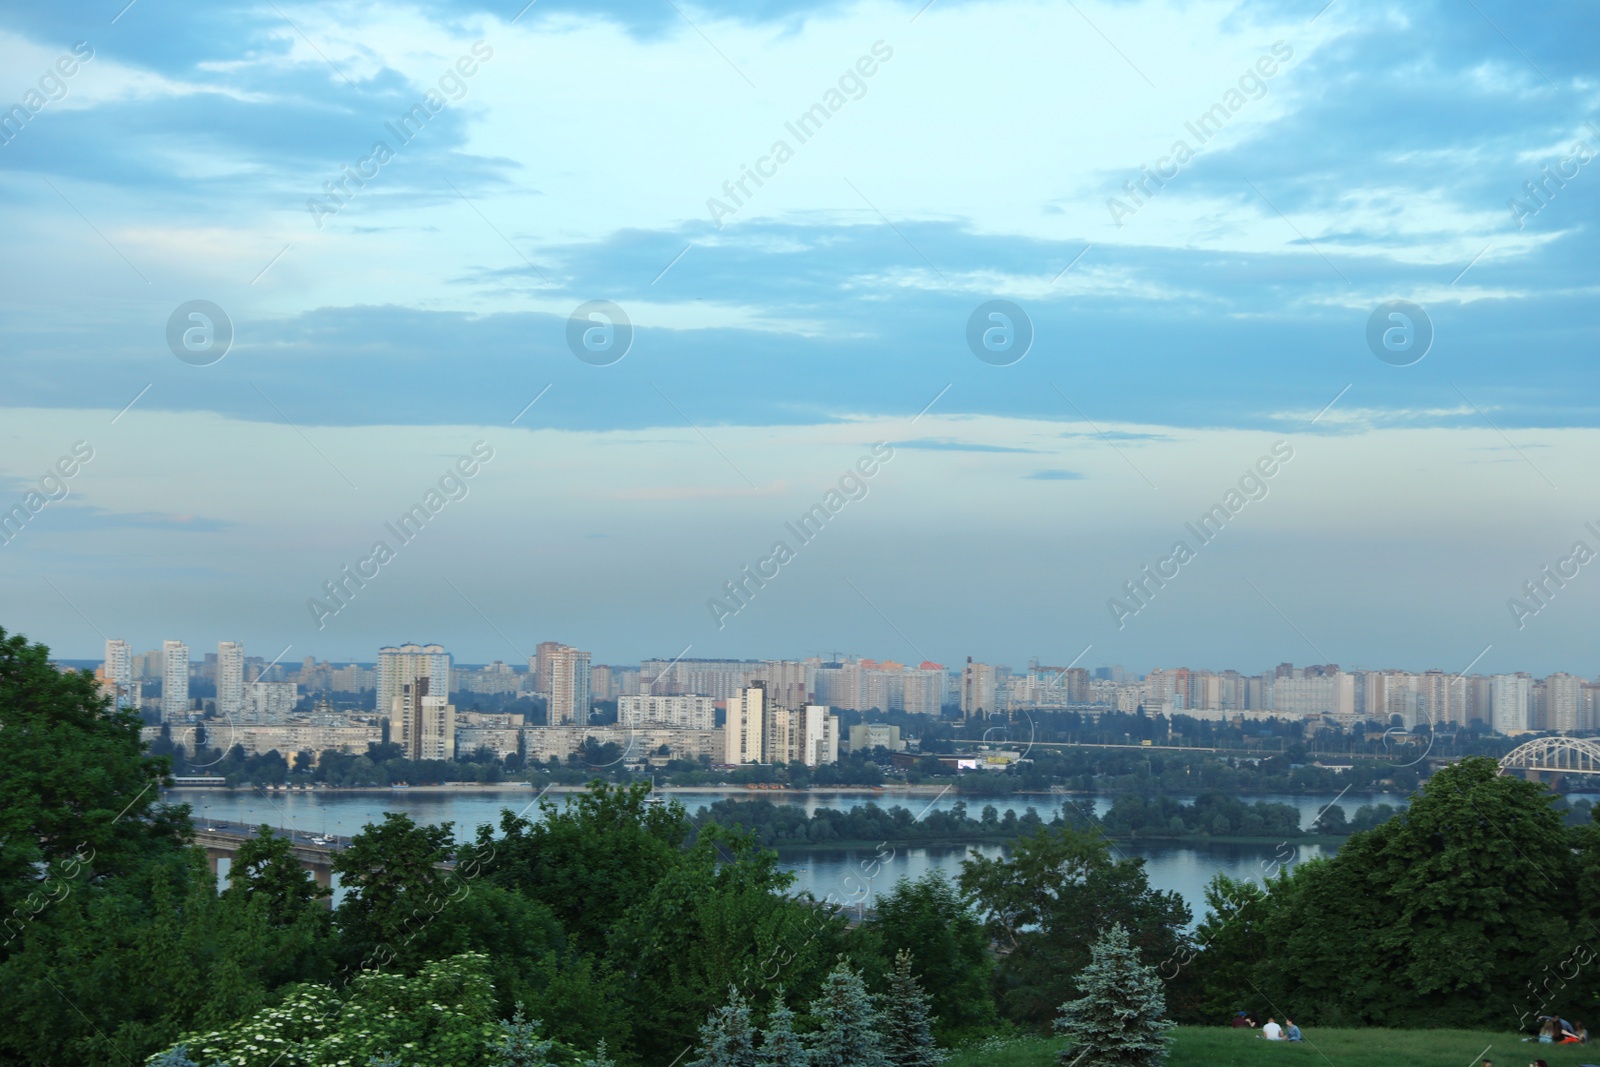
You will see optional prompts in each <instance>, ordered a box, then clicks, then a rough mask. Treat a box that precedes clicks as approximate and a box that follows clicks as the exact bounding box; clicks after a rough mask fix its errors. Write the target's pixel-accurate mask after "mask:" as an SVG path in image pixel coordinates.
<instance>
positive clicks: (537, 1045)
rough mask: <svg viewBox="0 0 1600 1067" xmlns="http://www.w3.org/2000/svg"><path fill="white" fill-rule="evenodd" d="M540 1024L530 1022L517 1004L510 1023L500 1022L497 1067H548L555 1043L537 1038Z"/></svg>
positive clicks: (519, 1002) (534, 1020)
mask: <svg viewBox="0 0 1600 1067" xmlns="http://www.w3.org/2000/svg"><path fill="white" fill-rule="evenodd" d="M540 1025H541V1024H540V1022H539V1020H538V1019H533V1020H530V1019H529V1018H528V1017H527V1016H526V1015H525V1014H524V1013H523V1010H522V1002H521V1001H518V1002H517V1011H516V1014H515V1015H513V1016H512V1017H511V1021H510V1022H507V1021H505V1020H504V1019H502V1020H501V1021H500V1041H499V1047H498V1048H497V1049H496V1052H497V1053H498V1054H499V1058H498V1060H497V1063H498V1064H499V1067H549V1064H550V1050H551V1049H552V1048H554V1047H555V1044H556V1043H555V1042H554V1041H551V1040H547V1039H543V1038H541V1037H540V1036H539V1027H540Z"/></svg>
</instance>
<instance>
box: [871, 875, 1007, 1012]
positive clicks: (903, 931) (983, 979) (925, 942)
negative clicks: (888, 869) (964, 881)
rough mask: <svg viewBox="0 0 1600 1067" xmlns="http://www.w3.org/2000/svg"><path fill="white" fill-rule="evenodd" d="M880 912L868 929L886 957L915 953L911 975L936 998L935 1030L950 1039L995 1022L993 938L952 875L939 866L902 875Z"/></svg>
mask: <svg viewBox="0 0 1600 1067" xmlns="http://www.w3.org/2000/svg"><path fill="white" fill-rule="evenodd" d="M877 913H878V915H877V921H876V922H874V923H872V924H870V927H869V929H868V932H869V933H874V934H876V935H877V936H878V938H879V943H880V949H879V950H880V951H881V953H882V955H883V958H884V959H886V960H892V959H895V958H896V957H897V956H898V955H899V953H900V952H902V951H904V950H908V949H909V950H911V952H912V953H913V957H914V961H913V965H912V970H913V974H914V976H915V977H916V979H917V981H918V982H919V983H920V984H921V986H922V988H923V989H925V990H927V991H928V992H929V995H930V996H931V997H932V1011H933V1013H934V1015H935V1016H937V1019H938V1022H937V1024H936V1026H935V1033H936V1034H937V1035H938V1036H939V1037H940V1038H941V1039H942V1040H946V1041H948V1040H950V1039H951V1038H953V1037H955V1036H958V1035H961V1034H964V1033H968V1032H973V1031H977V1030H985V1031H986V1030H987V1029H988V1028H989V1027H990V1025H991V1024H992V1023H993V1021H994V997H993V995H992V993H991V992H990V989H989V982H990V978H991V975H992V973H993V970H994V964H993V961H992V960H991V959H990V956H989V938H988V936H987V935H986V934H985V933H984V929H983V923H982V921H980V920H979V918H978V917H977V916H976V915H974V914H973V912H972V909H971V908H969V907H968V906H967V905H966V903H965V902H964V901H962V899H961V896H960V894H959V893H958V892H957V891H956V888H955V886H953V885H952V884H951V883H950V880H949V879H948V878H946V877H945V876H944V874H943V873H942V872H940V871H929V872H928V873H927V874H925V875H923V876H922V877H921V878H919V879H917V880H916V881H914V882H913V881H911V880H910V879H906V878H902V879H900V881H898V882H896V883H895V886H894V888H893V889H891V890H890V891H889V892H888V893H885V894H884V895H883V896H881V897H879V898H878V907H877Z"/></svg>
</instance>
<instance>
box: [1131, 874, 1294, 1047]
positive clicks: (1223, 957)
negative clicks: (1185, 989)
mask: <svg viewBox="0 0 1600 1067" xmlns="http://www.w3.org/2000/svg"><path fill="white" fill-rule="evenodd" d="M1205 896H1206V908H1207V911H1206V916H1205V918H1204V919H1202V920H1201V921H1200V925H1199V926H1198V927H1196V928H1195V941H1196V942H1198V944H1199V946H1200V951H1199V953H1198V956H1197V958H1195V959H1193V960H1191V959H1188V958H1183V957H1180V958H1178V959H1173V960H1168V961H1165V962H1164V963H1163V964H1162V965H1161V966H1160V968H1159V971H1160V975H1161V977H1162V978H1163V979H1165V980H1167V981H1169V982H1170V981H1172V980H1173V979H1175V978H1177V977H1178V975H1179V974H1180V973H1181V972H1182V971H1184V970H1186V969H1187V968H1189V967H1190V966H1191V965H1192V967H1193V968H1194V969H1195V970H1196V971H1197V972H1198V984H1199V986H1200V1004H1199V1012H1198V1015H1199V1018H1197V1019H1196V1020H1195V1021H1197V1022H1204V1021H1210V1022H1216V1021H1218V1020H1221V1019H1225V1018H1231V1017H1232V1016H1233V1013H1234V1012H1235V1011H1254V1012H1257V1013H1264V1012H1266V1011H1267V1010H1269V1009H1270V1007H1271V1005H1270V1004H1268V1003H1267V1001H1266V998H1264V997H1262V996H1261V995H1260V994H1259V993H1256V992H1255V991H1254V990H1252V989H1251V979H1252V976H1253V975H1254V971H1255V968H1256V966H1257V965H1258V964H1259V963H1260V962H1261V960H1262V959H1263V958H1264V957H1265V956H1266V952H1267V939H1266V934H1265V932H1264V931H1263V925H1264V922H1265V920H1266V917H1267V909H1268V907H1269V904H1268V899H1267V892H1266V891H1265V890H1263V888H1262V887H1261V884H1260V883H1258V882H1253V881H1251V880H1250V879H1248V878H1230V877H1228V876H1227V875H1225V874H1217V875H1215V876H1214V877H1213V878H1212V879H1211V881H1209V882H1207V883H1206V889H1205Z"/></svg>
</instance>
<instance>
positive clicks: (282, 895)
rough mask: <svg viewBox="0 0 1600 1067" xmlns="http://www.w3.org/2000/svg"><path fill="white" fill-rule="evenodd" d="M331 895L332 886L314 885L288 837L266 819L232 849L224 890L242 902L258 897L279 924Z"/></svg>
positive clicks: (288, 922) (269, 914)
mask: <svg viewBox="0 0 1600 1067" xmlns="http://www.w3.org/2000/svg"><path fill="white" fill-rule="evenodd" d="M332 895H333V891H332V890H331V889H324V888H322V887H321V886H319V885H317V883H316V879H314V878H313V877H312V876H311V872H310V871H308V870H306V869H305V868H304V867H302V866H301V865H300V861H299V860H297V859H295V857H294V846H293V845H292V844H291V842H290V841H289V839H288V838H286V837H279V836H277V835H276V834H274V833H273V832H272V827H270V826H267V825H266V824H265V823H263V824H262V825H261V826H260V827H259V828H258V829H257V830H256V836H255V837H252V838H249V839H247V840H246V841H244V842H243V843H242V844H241V845H240V846H239V848H238V850H237V851H236V852H235V853H234V855H233V862H232V863H231V864H230V865H229V867H228V889H227V890H226V892H224V893H223V896H224V897H229V896H232V897H235V898H239V899H240V900H241V901H242V902H245V903H249V902H252V901H257V900H259V901H261V904H262V907H263V908H265V910H266V913H267V915H268V917H269V918H270V919H271V921H272V922H273V923H274V924H275V925H278V926H287V925H289V924H290V923H293V922H295V921H297V920H299V919H300V917H301V916H303V915H304V914H305V913H306V911H307V909H308V908H309V907H310V906H311V904H312V903H313V902H315V901H318V900H324V899H327V898H328V897H331V896H332Z"/></svg>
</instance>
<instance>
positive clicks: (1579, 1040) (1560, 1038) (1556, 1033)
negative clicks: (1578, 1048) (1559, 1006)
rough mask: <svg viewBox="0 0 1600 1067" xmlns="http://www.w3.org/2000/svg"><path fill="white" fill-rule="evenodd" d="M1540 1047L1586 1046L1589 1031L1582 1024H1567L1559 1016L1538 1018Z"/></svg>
mask: <svg viewBox="0 0 1600 1067" xmlns="http://www.w3.org/2000/svg"><path fill="white" fill-rule="evenodd" d="M1539 1023H1540V1025H1539V1043H1540V1044H1541V1045H1587V1044H1588V1043H1589V1031H1588V1030H1586V1029H1584V1026H1583V1024H1582V1023H1569V1022H1567V1020H1565V1019H1563V1018H1562V1017H1561V1016H1559V1015H1541V1016H1539Z"/></svg>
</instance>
